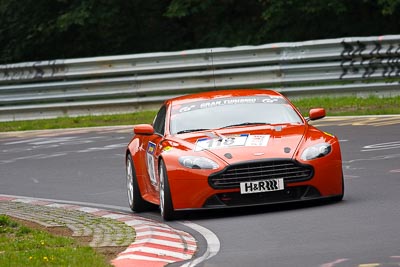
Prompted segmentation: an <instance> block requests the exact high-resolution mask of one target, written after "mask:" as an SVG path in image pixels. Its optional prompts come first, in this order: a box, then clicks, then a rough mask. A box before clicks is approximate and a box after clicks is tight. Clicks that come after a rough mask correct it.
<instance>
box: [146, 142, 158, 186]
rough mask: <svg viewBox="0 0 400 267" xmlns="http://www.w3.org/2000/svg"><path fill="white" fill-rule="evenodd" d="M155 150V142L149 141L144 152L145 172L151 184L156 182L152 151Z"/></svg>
mask: <svg viewBox="0 0 400 267" xmlns="http://www.w3.org/2000/svg"><path fill="white" fill-rule="evenodd" d="M155 150H156V144H154V143H152V142H149V143H148V145H147V152H146V162H147V172H148V174H149V177H150V181H151V183H152V184H153V185H155V184H156V183H157V180H156V168H155V164H154V162H155V159H154V152H155Z"/></svg>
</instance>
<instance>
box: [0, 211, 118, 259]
mask: <svg viewBox="0 0 400 267" xmlns="http://www.w3.org/2000/svg"><path fill="white" fill-rule="evenodd" d="M0 266H32V267H33V266H99V267H100V266H111V265H109V264H108V263H107V262H106V260H105V258H104V257H103V256H102V255H99V254H97V253H96V252H95V251H94V250H93V249H92V248H90V247H84V246H80V245H79V244H77V242H76V241H75V240H74V239H72V238H67V237H59V236H53V235H51V234H49V233H47V232H44V231H38V230H33V229H30V228H27V227H25V226H22V225H20V224H18V223H16V222H14V221H12V220H11V219H10V218H9V217H7V216H4V215H0Z"/></svg>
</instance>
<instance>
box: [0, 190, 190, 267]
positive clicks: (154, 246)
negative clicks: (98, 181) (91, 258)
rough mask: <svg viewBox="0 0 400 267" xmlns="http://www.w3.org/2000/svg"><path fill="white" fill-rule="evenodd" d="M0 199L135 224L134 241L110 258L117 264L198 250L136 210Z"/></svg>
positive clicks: (144, 266) (176, 257)
mask: <svg viewBox="0 0 400 267" xmlns="http://www.w3.org/2000/svg"><path fill="white" fill-rule="evenodd" d="M0 201H12V202H20V203H27V204H31V205H38V206H47V207H52V208H60V209H66V210H76V211H82V212H86V213H89V214H91V215H94V216H98V217H104V218H110V219H115V220H117V221H120V222H123V223H125V224H126V225H128V226H131V227H133V228H135V232H136V239H135V242H133V243H132V244H131V245H130V246H129V247H128V248H127V249H126V250H125V251H123V252H121V253H120V254H118V256H117V258H116V259H114V260H112V261H111V264H112V265H114V266H116V267H128V266H141V267H162V266H165V265H167V264H169V263H174V262H179V261H184V260H188V259H191V258H192V257H193V255H194V254H195V252H196V251H197V242H196V240H195V239H194V237H193V236H191V235H190V234H188V233H186V232H183V231H180V230H176V229H173V228H172V227H170V226H169V225H166V224H163V223H160V222H157V221H154V220H151V219H147V218H143V217H139V216H137V215H135V214H128V213H121V212H113V211H108V210H103V209H99V208H91V207H82V206H78V205H71V204H63V203H56V202H52V201H47V200H43V199H36V198H29V197H19V196H9V195H0ZM136 229H137V230H136Z"/></svg>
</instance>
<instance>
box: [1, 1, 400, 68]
mask: <svg viewBox="0 0 400 267" xmlns="http://www.w3.org/2000/svg"><path fill="white" fill-rule="evenodd" d="M399 18H400V0H112V1H111V0H0V64H8V63H17V62H26V61H40V60H51V59H67V58H81V57H94V56H107V55H123V54H137V53H144V52H168V51H179V50H187V49H196V48H209V47H233V46H239V45H259V44H268V43H276V42H294V41H306V40H315V39H326V38H338V37H350V36H378V35H387V34H399V33H400V19H399Z"/></svg>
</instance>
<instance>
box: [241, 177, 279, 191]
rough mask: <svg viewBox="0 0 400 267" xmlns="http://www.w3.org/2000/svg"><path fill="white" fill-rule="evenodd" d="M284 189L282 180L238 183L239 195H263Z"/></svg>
mask: <svg viewBox="0 0 400 267" xmlns="http://www.w3.org/2000/svg"><path fill="white" fill-rule="evenodd" d="M283 189H285V185H284V182H283V179H282V178H281V179H268V180H262V181H254V182H243V183H240V193H241V194H252V193H264V192H272V191H279V190H283Z"/></svg>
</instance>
